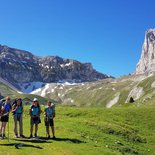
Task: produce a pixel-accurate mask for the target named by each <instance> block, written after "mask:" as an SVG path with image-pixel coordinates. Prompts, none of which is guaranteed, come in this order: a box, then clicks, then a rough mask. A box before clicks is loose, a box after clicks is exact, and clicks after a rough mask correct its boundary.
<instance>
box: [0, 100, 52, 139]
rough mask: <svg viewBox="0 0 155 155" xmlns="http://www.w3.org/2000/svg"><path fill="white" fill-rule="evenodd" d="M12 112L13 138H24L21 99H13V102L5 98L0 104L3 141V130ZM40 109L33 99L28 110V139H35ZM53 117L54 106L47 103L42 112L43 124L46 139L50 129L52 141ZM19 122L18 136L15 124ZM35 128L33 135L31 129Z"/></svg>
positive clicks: (0, 136)
mask: <svg viewBox="0 0 155 155" xmlns="http://www.w3.org/2000/svg"><path fill="white" fill-rule="evenodd" d="M10 112H12V114H13V120H14V134H15V138H19V137H21V138H25V136H24V134H23V112H24V108H23V104H22V99H21V98H18V99H15V100H14V101H13V102H12V101H11V98H10V97H6V99H5V100H2V101H1V102H0V120H1V127H0V138H1V139H3V138H5V137H6V135H5V130H6V125H7V122H8V121H9V113H10ZM41 113H42V111H41V107H40V104H39V101H38V99H37V98H34V99H33V101H32V104H31V106H30V109H29V115H30V136H29V138H33V137H35V138H37V133H38V125H39V124H40V123H41V119H40V115H41ZM54 117H55V106H54V104H53V103H52V102H51V101H47V107H46V108H45V110H44V122H45V127H46V135H47V138H50V127H51V130H52V135H53V137H52V138H53V139H55V131H54V120H53V119H54ZM18 122H19V134H18V130H17V124H18ZM34 126H35V132H34V135H33V128H34Z"/></svg>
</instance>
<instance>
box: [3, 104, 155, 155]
mask: <svg viewBox="0 0 155 155" xmlns="http://www.w3.org/2000/svg"><path fill="white" fill-rule="evenodd" d="M43 109H44V107H42V110H43ZM23 115H24V134H25V136H27V137H28V136H29V128H30V118H29V115H28V107H25V112H24V114H23ZM41 118H42V123H41V124H40V125H39V132H38V136H40V138H39V139H38V140H36V139H33V140H31V139H28V138H25V139H20V138H18V139H14V134H13V119H12V114H10V123H9V126H10V140H9V142H8V140H7V139H4V140H0V155H20V154H22V155H29V154H33V155H44V154H46V155H51V154H56V155H73V154H77V155H83V154H88V155H97V154H103V155H132V154H133V155H134V154H135V155H154V154H155V107H154V106H141V107H136V106H134V105H133V106H129V107H127V106H126V107H113V108H111V109H106V108H90V107H89V108H88V107H83V108H79V107H78V108H77V107H63V106H56V118H55V130H56V140H52V139H50V140H47V139H46V138H45V137H46V134H45V127H44V121H43V114H42V116H41ZM7 129H8V128H7ZM6 134H7V132H6ZM20 143H21V146H19V149H17V148H16V147H15V145H16V144H20Z"/></svg>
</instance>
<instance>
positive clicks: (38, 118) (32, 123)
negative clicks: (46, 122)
mask: <svg viewBox="0 0 155 155" xmlns="http://www.w3.org/2000/svg"><path fill="white" fill-rule="evenodd" d="M30 123H31V125H34V124H37V125H38V124H39V123H41V120H40V117H31V120H30Z"/></svg>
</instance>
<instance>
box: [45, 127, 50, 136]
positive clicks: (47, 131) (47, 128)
mask: <svg viewBox="0 0 155 155" xmlns="http://www.w3.org/2000/svg"><path fill="white" fill-rule="evenodd" d="M46 133H47V137H48V136H50V133H49V126H46Z"/></svg>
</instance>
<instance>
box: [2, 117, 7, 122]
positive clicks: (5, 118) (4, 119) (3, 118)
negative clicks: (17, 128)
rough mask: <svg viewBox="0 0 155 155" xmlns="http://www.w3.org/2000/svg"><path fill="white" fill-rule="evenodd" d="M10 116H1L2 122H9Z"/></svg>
mask: <svg viewBox="0 0 155 155" xmlns="http://www.w3.org/2000/svg"><path fill="white" fill-rule="evenodd" d="M8 120H9V117H8V116H1V122H8Z"/></svg>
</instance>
